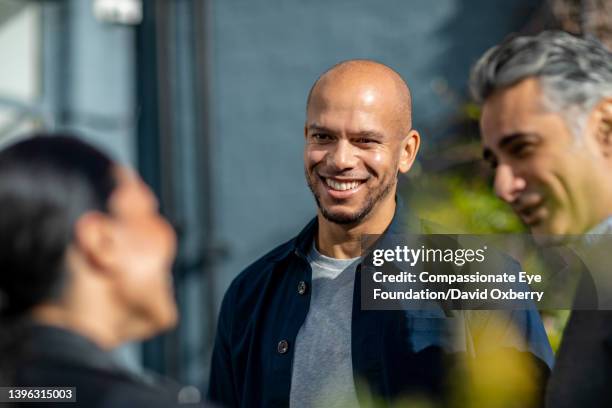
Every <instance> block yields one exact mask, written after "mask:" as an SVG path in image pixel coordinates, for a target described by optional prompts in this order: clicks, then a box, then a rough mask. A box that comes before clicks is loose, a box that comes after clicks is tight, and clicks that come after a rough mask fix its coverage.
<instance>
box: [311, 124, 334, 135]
mask: <svg viewBox="0 0 612 408" xmlns="http://www.w3.org/2000/svg"><path fill="white" fill-rule="evenodd" d="M307 129H308V130H310V131H312V132H324V133H332V131H331V129H328V128H326V127H325V126H321V125H318V124H316V123H313V124H312V125H308V127H307Z"/></svg>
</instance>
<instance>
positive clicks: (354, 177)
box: [304, 60, 420, 226]
mask: <svg viewBox="0 0 612 408" xmlns="http://www.w3.org/2000/svg"><path fill="white" fill-rule="evenodd" d="M411 105H412V103H411V98H410V90H409V89H408V86H407V85H406V82H404V80H403V79H402V77H401V76H400V75H399V74H398V73H397V72H395V71H394V70H392V69H391V68H389V67H387V66H386V65H383V64H381V63H378V62H374V61H369V60H350V61H345V62H341V63H339V64H337V65H335V66H333V67H332V68H331V69H329V70H328V71H326V72H325V73H323V75H321V76H320V77H319V78H318V79H317V81H316V82H315V84H314V85H313V86H312V89H311V90H310V94H309V95H308V103H307V106H306V123H305V125H304V136H305V138H306V145H305V148H304V164H305V172H306V180H307V182H308V185H309V186H310V189H311V190H312V192H313V194H314V197H315V200H316V202H317V204H318V206H319V210H320V215H321V216H322V217H323V218H324V219H326V220H328V221H331V222H332V223H335V224H344V225H352V226H355V225H357V224H360V223H361V222H364V220H367V219H368V217H370V216H371V215H372V214H378V216H380V214H386V215H385V216H384V217H391V216H392V214H393V211H394V208H395V191H396V187H397V176H398V173H406V172H407V171H408V170H409V169H410V167H411V166H412V163H413V162H414V159H415V157H416V152H417V151H418V148H419V140H420V136H419V133H418V132H417V131H416V130H415V129H412V115H411ZM384 217H383V218H384ZM387 221H388V220H387Z"/></svg>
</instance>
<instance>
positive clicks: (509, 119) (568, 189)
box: [471, 31, 612, 408]
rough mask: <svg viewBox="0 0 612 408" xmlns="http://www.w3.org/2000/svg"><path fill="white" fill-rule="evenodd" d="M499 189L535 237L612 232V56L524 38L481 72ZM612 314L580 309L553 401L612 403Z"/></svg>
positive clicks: (596, 48) (579, 44) (485, 127)
mask: <svg viewBox="0 0 612 408" xmlns="http://www.w3.org/2000/svg"><path fill="white" fill-rule="evenodd" d="M471 90H472V94H473V95H474V97H475V99H476V100H477V101H479V102H481V103H483V109H482V117H481V130H482V132H481V133H482V142H483V146H484V157H485V159H486V160H488V161H489V162H490V163H491V165H492V166H493V168H494V169H495V192H496V194H497V195H498V196H499V197H500V198H501V199H502V200H504V201H506V202H507V203H508V204H510V205H511V206H512V209H513V210H514V211H515V212H516V213H517V214H518V215H519V217H520V218H521V219H522V221H523V222H524V223H525V224H526V225H527V226H528V228H529V229H530V231H531V232H532V233H533V234H534V235H539V236H543V235H561V234H583V233H591V232H593V231H597V232H600V233H601V232H604V233H610V232H612V217H611V215H612V180H611V178H610V177H611V176H612V54H610V52H609V51H607V50H606V49H605V48H604V47H603V46H602V45H600V44H599V43H597V42H595V41H593V40H585V39H581V38H578V37H575V36H572V35H570V34H567V33H564V32H553V31H550V32H544V33H541V34H539V35H537V36H534V37H516V38H513V39H511V40H508V41H506V42H504V43H503V44H501V45H499V46H497V47H494V48H492V49H490V50H489V51H487V52H486V53H485V54H484V56H483V57H482V58H481V59H480V60H479V61H478V63H477V64H476V66H475V67H474V69H473V71H472V77H471ZM611 390H612V312H610V311H574V312H573V313H572V316H571V318H570V320H569V322H568V325H567V327H566V330H565V333H564V338H563V343H562V345H561V348H560V350H559V353H558V359H557V363H556V367H555V369H554V371H553V375H552V377H551V380H550V383H549V387H548V392H547V404H548V406H550V407H555V408H557V407H579V406H585V407H586V406H588V407H600V406H601V407H604V406H605V407H610V406H612V392H611Z"/></svg>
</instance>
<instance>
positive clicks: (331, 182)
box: [323, 177, 364, 191]
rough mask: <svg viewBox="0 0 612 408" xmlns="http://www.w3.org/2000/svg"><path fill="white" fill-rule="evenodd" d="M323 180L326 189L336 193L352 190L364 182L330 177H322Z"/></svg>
mask: <svg viewBox="0 0 612 408" xmlns="http://www.w3.org/2000/svg"><path fill="white" fill-rule="evenodd" d="M323 179H324V180H325V184H326V185H327V186H328V187H330V188H332V189H334V190H336V191H346V190H354V189H356V188H357V187H359V186H360V185H361V184H363V182H364V181H363V180H338V179H333V178H330V177H323Z"/></svg>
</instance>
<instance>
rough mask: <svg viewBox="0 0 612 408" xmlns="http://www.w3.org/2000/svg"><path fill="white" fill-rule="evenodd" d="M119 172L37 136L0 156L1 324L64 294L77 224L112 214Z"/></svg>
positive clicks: (74, 142)
mask: <svg viewBox="0 0 612 408" xmlns="http://www.w3.org/2000/svg"><path fill="white" fill-rule="evenodd" d="M114 166H115V164H114V162H113V161H112V160H111V159H110V158H109V157H108V156H106V155H105V154H103V153H101V152H100V151H99V150H97V149H95V148H94V147H92V146H90V145H89V144H87V143H85V142H83V141H81V140H79V139H77V138H75V137H72V136H68V135H50V134H36V135H33V136H32V137H30V138H28V139H26V140H22V141H20V142H18V143H16V144H13V145H11V146H9V147H7V148H6V149H3V150H2V151H0V317H4V318H13V317H18V316H20V315H22V314H24V313H26V312H27V311H28V310H30V308H31V307H33V306H35V305H37V304H39V303H41V302H43V301H46V300H52V299H54V298H57V296H58V295H59V294H60V293H61V290H62V288H63V283H64V279H65V277H66V273H65V265H64V263H65V253H66V249H67V247H68V245H69V244H70V243H71V242H72V240H73V232H74V227H75V223H76V221H77V220H78V219H79V217H81V216H82V215H83V214H84V213H86V212H88V211H92V210H97V211H103V212H107V211H108V208H107V203H108V201H109V198H110V196H111V194H112V192H113V190H114V189H115V187H116V179H115V175H114Z"/></svg>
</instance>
